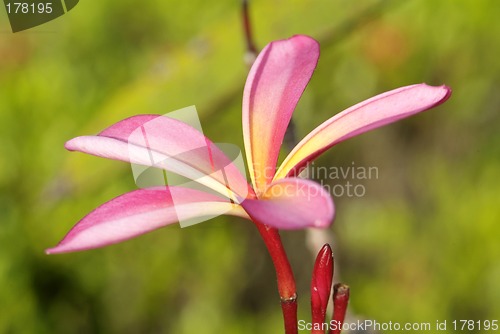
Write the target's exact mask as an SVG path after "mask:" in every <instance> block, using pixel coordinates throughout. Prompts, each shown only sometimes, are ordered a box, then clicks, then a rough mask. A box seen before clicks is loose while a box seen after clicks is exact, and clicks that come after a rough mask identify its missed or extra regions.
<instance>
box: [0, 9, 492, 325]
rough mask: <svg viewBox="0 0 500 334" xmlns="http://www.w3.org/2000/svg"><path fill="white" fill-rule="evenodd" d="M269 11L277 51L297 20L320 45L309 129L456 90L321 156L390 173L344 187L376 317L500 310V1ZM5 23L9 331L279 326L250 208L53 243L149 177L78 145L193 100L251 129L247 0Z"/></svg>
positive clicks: (1, 194)
mask: <svg viewBox="0 0 500 334" xmlns="http://www.w3.org/2000/svg"><path fill="white" fill-rule="evenodd" d="M0 12H2V11H0ZM251 13H252V16H253V17H252V18H253V24H254V28H255V36H256V40H257V43H258V44H259V46H263V45H264V44H266V43H267V42H269V41H270V40H273V39H281V38H286V37H289V36H290V35H293V34H297V33H303V34H309V35H311V36H313V37H315V38H316V39H318V40H319V41H320V42H321V45H322V49H321V52H322V55H321V59H320V63H319V66H318V69H317V71H316V73H315V75H314V77H313V79H312V81H311V83H310V86H309V88H308V89H307V90H306V92H305V95H304V97H303V99H302V100H301V102H300V104H299V106H298V108H297V111H296V114H295V121H296V124H297V132H298V134H299V137H301V136H303V135H305V134H307V132H308V131H309V130H311V129H312V128H314V127H315V126H316V125H318V124H320V123H321V122H322V121H323V120H326V119H327V118H329V117H330V116H331V115H334V114H335V113H337V112H339V111H341V110H342V109H343V108H344V107H348V106H350V105H352V104H354V103H356V102H359V101H361V100H363V99H365V98H368V97H370V96H372V95H374V94H376V93H380V92H383V91H385V90H389V89H392V88H395V87H398V86H403V85H407V84H411V83H418V82H427V83H429V84H442V83H446V84H447V85H449V86H451V87H452V88H453V90H454V95H453V96H452V98H451V100H450V101H448V102H447V103H446V104H445V105H443V106H441V107H439V108H438V110H435V111H431V112H428V113H426V114H424V115H420V116H417V117H415V118H413V119H410V120H405V121H403V122H400V123H398V124H396V125H392V126H389V127H386V128H384V129H382V130H377V131H376V132H373V133H370V134H366V135H364V136H362V137H360V138H356V139H353V140H350V141H348V142H346V143H343V144H342V145H340V146H339V147H336V148H334V149H333V150H331V151H330V152H328V153H327V154H326V155H324V157H322V158H321V159H320V160H319V161H318V162H317V165H325V166H349V165H350V164H351V162H355V163H356V165H358V166H375V167H377V168H378V170H379V178H378V179H372V180H364V181H362V183H363V184H364V185H365V186H366V195H365V196H364V197H363V198H356V197H352V198H348V197H341V198H337V199H336V205H337V211H338V214H337V219H336V222H335V226H334V227H333V230H334V232H335V235H336V238H335V240H336V243H335V245H334V246H335V247H334V248H335V255H336V261H337V262H336V264H337V267H338V268H340V269H339V271H340V273H341V278H342V280H343V281H344V282H345V283H347V284H350V285H351V289H352V290H351V291H352V292H351V296H352V297H351V298H352V299H351V300H352V303H351V305H352V311H353V312H355V313H356V314H358V315H360V316H363V317H366V318H368V319H375V320H378V321H380V322H382V321H385V322H388V321H393V322H407V321H411V322H431V323H435V321H436V320H448V321H451V320H455V319H473V320H485V319H495V318H496V319H499V317H500V303H499V300H500V285H499V284H498V282H500V265H499V262H498V258H499V256H500V246H499V245H500V243H499V242H498V235H500V233H499V232H500V227H499V225H498V223H497V222H498V221H499V220H500V207H499V206H498V189H499V186H500V183H499V180H500V178H499V175H498V171H499V169H500V151H499V147H500V135H499V132H498V129H497V124H499V113H498V111H499V110H500V99H499V97H498V93H497V91H496V90H497V86H498V82H499V81H500V63H499V62H498V60H497V58H498V56H497V54H498V53H499V52H500V39H498V36H499V34H500V21H498V19H497V17H498V14H499V13H500V5H499V3H498V2H497V1H494V0H491V1H488V0H478V1H465V0H461V1H458V0H457V1H451V0H443V1H439V2H437V1H430V0H418V1H417V0H410V1H404V2H403V1H380V2H377V1H368V0H366V1H344V0H335V1H326V0H325V1H315V2H314V3H312V2H310V1H303V0H296V1H287V2H285V1H267V2H266V1H262V0H257V1H252V2H251ZM0 30H1V31H2V33H1V34H0V159H1V160H0V310H1V311H0V333H51V334H55V333H179V334H183V333H186V334H190V333H195V332H203V333H235V332H238V333H279V332H281V331H282V320H281V314H280V309H279V306H278V302H277V298H278V296H277V293H276V292H275V279H274V273H273V269H272V265H271V263H270V260H269V258H268V256H267V254H266V253H265V250H264V246H263V244H262V242H261V241H260V240H259V238H258V236H257V233H256V231H255V229H254V228H253V226H251V224H248V223H246V222H242V221H240V220H238V219H234V218H219V219H216V220H214V221H211V222H207V223H203V224H200V225H197V226H194V227H190V228H186V229H180V228H179V227H178V226H172V227H170V228H166V229H163V230H161V231H156V232H154V233H151V234H149V235H146V236H143V237H141V238H138V239H135V240H132V241H129V242H126V243H123V244H119V245H115V246H111V247H108V248H105V249H100V250H93V251H88V252H82V253H75V254H66V255H60V256H46V255H44V253H43V250H44V249H45V248H47V247H49V246H52V245H54V244H55V243H56V242H57V241H59V240H60V239H61V238H62V236H63V235H64V233H65V232H66V231H68V229H69V228H70V227H71V226H73V224H74V223H75V222H76V221H78V219H80V218H81V217H82V216H83V215H84V214H86V213H87V212H89V211H90V210H92V209H93V208H95V207H96V206H97V205H99V204H101V203H102V202H104V201H106V200H109V199H111V198H113V197H114V196H117V195H119V194H121V193H123V192H126V191H129V190H132V189H134V188H135V185H134V183H133V180H132V176H131V173H130V167H129V166H127V165H126V164H123V163H119V162H114V161H104V160H101V159H99V158H96V157H90V156H84V155H82V154H77V153H72V154H71V153H68V152H66V151H65V150H64V147H63V145H64V142H65V141H66V140H68V139H70V138H72V137H74V136H78V135H83V134H91V133H96V132H98V131H99V130H101V129H103V128H104V127H106V126H108V125H110V124H112V123H114V122H116V121H118V120H120V119H123V118H125V117H127V116H130V115H133V114H137V113H159V114H163V113H167V112H170V111H173V110H176V109H179V108H182V107H185V106H188V105H193V104H194V105H196V106H197V108H198V111H199V113H200V114H201V116H202V125H203V128H204V131H205V133H206V134H207V135H208V136H210V137H211V138H212V139H214V141H215V142H231V143H235V144H238V145H241V144H242V140H241V130H240V123H241V119H240V118H241V116H240V113H241V109H240V105H241V95H242V88H243V85H244V81H245V77H246V72H247V68H246V67H245V65H244V62H243V54H244V41H243V39H242V36H243V35H242V31H241V30H242V29H241V22H240V17H239V6H238V2H236V1H229V0H226V1H216V2H207V1H189V2H185V3H183V2H174V1H148V2H137V1H112V0H108V1H100V2H99V1H81V2H80V3H79V4H78V6H77V7H75V8H74V9H73V10H72V11H71V12H70V13H68V14H66V15H64V16H62V17H61V18H59V19H57V20H55V21H52V22H50V23H48V24H46V25H42V26H40V27H37V28H35V29H32V30H28V31H25V32H21V33H17V34H11V33H10V32H9V27H8V23H7V18H6V15H5V14H3V12H2V13H1V14H0ZM331 182H332V184H335V182H337V181H336V180H331ZM284 236H285V242H286V246H288V248H289V249H290V251H291V255H290V256H291V261H292V264H293V266H294V269H295V271H296V274H297V278H298V284H299V293H300V302H301V303H300V313H299V316H300V317H301V318H303V319H306V320H307V319H308V318H309V316H308V310H309V301H308V298H309V296H308V292H307V290H308V284H309V282H308V279H309V278H310V270H311V268H312V258H313V257H312V255H311V254H309V250H308V249H307V247H306V246H305V242H304V234H303V233H302V232H287V233H285V234H284ZM448 332H449V333H452V331H448Z"/></svg>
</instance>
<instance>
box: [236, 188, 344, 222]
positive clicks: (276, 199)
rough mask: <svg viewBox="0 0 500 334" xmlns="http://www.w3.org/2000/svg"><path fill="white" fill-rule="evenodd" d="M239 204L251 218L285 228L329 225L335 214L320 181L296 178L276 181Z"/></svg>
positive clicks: (328, 196)
mask: <svg viewBox="0 0 500 334" xmlns="http://www.w3.org/2000/svg"><path fill="white" fill-rule="evenodd" d="M241 205H242V206H243V208H244V209H245V211H246V212H247V213H248V215H249V216H250V217H251V218H252V220H254V221H257V222H259V223H262V224H265V225H269V226H273V227H276V228H279V229H288V230H293V229H302V228H306V227H328V226H329V225H330V224H331V223H332V221H333V217H334V213H335V212H334V211H335V210H334V206H333V200H332V198H331V196H330V194H329V193H328V192H326V191H325V189H323V187H322V186H321V185H320V184H318V183H316V182H313V181H310V180H305V179H299V178H286V179H281V180H278V181H275V182H273V183H272V184H270V185H269V187H268V188H267V189H266V191H265V192H264V193H263V194H262V196H261V197H260V199H258V200H256V199H247V200H245V201H244V202H243V203H241Z"/></svg>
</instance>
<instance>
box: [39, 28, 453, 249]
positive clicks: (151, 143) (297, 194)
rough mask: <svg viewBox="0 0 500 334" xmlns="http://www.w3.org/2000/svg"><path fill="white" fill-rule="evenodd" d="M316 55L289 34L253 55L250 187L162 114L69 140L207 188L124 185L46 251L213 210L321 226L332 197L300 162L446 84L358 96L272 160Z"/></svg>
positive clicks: (413, 109)
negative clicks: (124, 188)
mask: <svg viewBox="0 0 500 334" xmlns="http://www.w3.org/2000/svg"><path fill="white" fill-rule="evenodd" d="M318 58H319V44H318V43H317V42H316V41H315V40H314V39H312V38H310V37H307V36H302V35H297V36H293V37H291V38H289V39H287V40H280V41H275V42H272V43H270V44H268V45H267V46H266V47H265V48H264V49H263V50H262V52H261V53H260V54H259V55H258V57H257V59H256V60H255V62H254V64H253V66H252V68H251V70H250V73H249V75H248V78H247V81H246V85H245V88H244V93H243V115H242V116H243V117H242V118H243V135H244V143H245V151H246V158H247V163H248V172H249V174H250V178H251V185H249V184H248V182H247V180H246V178H245V176H244V175H243V173H241V172H240V171H239V170H238V168H237V167H236V166H235V165H234V164H233V163H232V161H231V159H230V158H228V157H227V156H226V155H225V154H224V153H223V152H222V150H220V149H219V148H218V147H217V146H216V145H215V144H213V143H212V142H211V141H210V140H209V139H207V138H206V137H204V135H203V134H202V133H200V132H199V131H198V130H196V129H194V128H193V127H191V126H190V125H188V124H185V123H183V122H181V121H178V120H175V119H172V118H169V117H165V116H158V115H138V116H133V117H131V118H128V119H125V120H123V121H120V122H118V123H116V124H114V125H112V126H110V127H109V128H107V129H105V130H104V131H102V132H101V133H99V134H98V135H96V136H82V137H77V138H74V139H71V140H70V141H68V142H67V143H66V145H65V147H66V148H67V149H68V150H70V151H80V152H84V153H88V154H92V155H96V156H100V157H104V158H108V159H114V160H121V161H125V162H129V163H135V164H142V165H144V166H152V167H157V168H160V169H165V170H168V171H170V172H174V173H177V174H180V175H182V176H184V177H187V178H190V179H192V180H195V181H197V182H199V183H201V184H203V185H204V186H206V187H208V188H210V189H212V190H214V192H208V191H207V192H205V191H201V190H196V189H191V188H187V187H182V186H168V185H167V186H158V187H151V188H145V189H138V190H135V191H132V192H129V193H126V194H124V195H121V196H119V197H117V198H115V199H112V200H111V201H109V202H107V203H105V204H103V205H101V206H99V207H98V208H97V209H95V210H94V211H92V212H91V213H89V214H88V215H87V216H85V217H84V218H83V219H82V220H81V221H80V222H78V223H77V224H76V225H75V226H74V227H73V229H71V231H70V232H69V233H68V234H67V235H66V237H65V238H64V239H63V240H62V241H61V242H60V243H59V244H58V245H57V246H56V247H54V248H50V249H48V250H47V253H63V252H70V251H79V250H85V249H91V248H97V247H102V246H106V245H110V244H114V243H117V242H120V241H124V240H127V239H130V238H133V237H136V236H138V235H141V234H144V233H147V232H150V231H152V230H155V229H158V228H160V227H164V226H167V225H170V224H174V223H176V222H178V221H179V220H180V219H190V218H197V217H206V216H215V215H219V214H229V215H234V216H239V217H243V218H246V219H249V220H252V221H254V222H255V223H258V224H264V225H268V226H270V227H274V228H278V229H301V228H307V227H328V226H329V225H330V224H331V223H332V220H333V217H334V206H333V200H332V198H331V196H330V194H329V193H327V192H326V191H325V190H324V189H323V188H322V187H321V185H319V184H317V183H315V182H313V181H310V180H305V179H301V178H299V177H298V175H299V174H300V172H301V171H302V170H303V168H304V167H306V166H307V164H308V163H310V162H311V161H312V160H314V159H315V158H316V157H318V156H319V155H320V154H321V153H323V152H324V151H326V150H327V149H329V148H330V147H332V146H334V145H336V144H337V143H339V142H341V141H344V140H346V139H348V138H351V137H353V136H355V135H358V134H361V133H364V132H367V131H369V130H372V129H375V128H377V127H380V126H383V125H385V124H389V123H392V122H395V121H397V120H399V119H402V118H405V117H408V116H411V115H414V114H416V113H419V112H421V111H424V110H427V109H429V108H432V107H434V106H437V105H439V104H441V103H443V102H444V101H446V100H447V99H448V97H449V96H450V94H451V91H450V89H449V88H448V87H446V86H440V87H432V86H428V85H426V84H417V85H412V86H407V87H402V88H399V89H395V90H392V91H389V92H386V93H383V94H380V95H377V96H375V97H373V98H371V99H368V100H366V101H364V102H361V103H359V104H357V105H355V106H353V107H351V108H349V109H347V110H344V111H343V112H341V113H339V114H337V115H335V116H334V117H332V118H330V119H329V120H327V121H326V122H324V123H323V124H321V125H320V126H318V127H317V128H316V129H314V130H313V131H312V132H311V133H309V134H308V135H307V136H306V137H305V138H304V139H303V140H302V141H301V142H300V143H299V144H298V145H297V146H296V147H295V148H294V149H293V150H292V151H291V152H290V154H288V156H287V157H286V158H285V160H284V161H283V163H282V164H281V166H279V168H276V166H277V161H278V155H279V152H280V147H281V143H282V142H283V138H284V135H285V131H286V129H287V126H288V124H289V122H290V119H291V117H292V113H293V111H294V109H295V107H296V105H297V102H298V101H299V98H300V96H301V95H302V93H303V91H304V90H305V88H306V86H307V84H308V82H309V80H310V78H311V76H312V73H313V71H314V69H315V67H316V65H317V62H318ZM137 133H142V134H144V133H145V134H147V137H146V139H145V137H144V136H136V135H135V134H137ZM200 143H201V144H200ZM228 199H229V200H228Z"/></svg>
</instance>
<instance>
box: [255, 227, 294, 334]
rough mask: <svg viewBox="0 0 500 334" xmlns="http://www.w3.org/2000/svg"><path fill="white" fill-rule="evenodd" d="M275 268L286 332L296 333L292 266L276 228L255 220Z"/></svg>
mask: <svg viewBox="0 0 500 334" xmlns="http://www.w3.org/2000/svg"><path fill="white" fill-rule="evenodd" d="M255 226H257V229H258V230H259V233H260V235H261V236H262V239H263V240H264V243H265V244H266V247H267V250H268V251H269V255H271V259H272V261H273V264H274V269H275V270H276V279H277V281H278V292H279V295H280V299H281V310H282V312H283V320H284V322H285V333H286V334H297V332H298V329H297V292H296V287H295V278H294V277H293V272H292V267H291V266H290V262H289V261H288V257H287V255H286V252H285V249H284V247H283V244H282V242H281V237H280V235H279V232H278V230H277V229H275V228H272V227H269V226H267V225H264V224H261V223H259V222H255Z"/></svg>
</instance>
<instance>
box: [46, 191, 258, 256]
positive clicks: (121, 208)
mask: <svg viewBox="0 0 500 334" xmlns="http://www.w3.org/2000/svg"><path fill="white" fill-rule="evenodd" d="M220 214H231V215H237V216H241V217H246V218H248V216H247V215H246V213H245V212H244V211H243V210H242V209H241V207H240V206H239V205H237V204H232V203H231V202H229V201H227V200H224V199H222V198H220V197H218V196H215V195H211V194H208V193H204V192H201V191H197V190H193V189H189V188H181V187H170V188H166V187H155V188H149V189H139V190H135V191H132V192H129V193H126V194H124V195H121V196H119V197H117V198H114V199H112V200H111V201H109V202H107V203H104V204H103V205H101V206H99V207H98V208H97V209H95V210H94V211H92V212H90V213H89V214H88V215H87V216H85V217H84V218H83V219H82V220H80V221H79V222H78V223H77V224H76V225H75V226H74V227H73V228H72V229H71V231H69V233H68V234H67V235H66V236H65V237H64V239H63V240H62V241H61V242H60V243H59V244H58V245H57V246H56V247H53V248H49V249H47V250H46V253H47V254H54V253H66V252H73V251H81V250H86V249H92V248H98V247H103V246H107V245H111V244H114V243H117V242H120V241H124V240H127V239H131V238H133V237H136V236H138V235H141V234H144V233H147V232H150V231H153V230H156V229H158V228H160V227H163V226H166V225H170V224H173V223H176V222H178V221H179V219H191V218H196V217H207V218H210V217H213V216H216V215H220Z"/></svg>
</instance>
